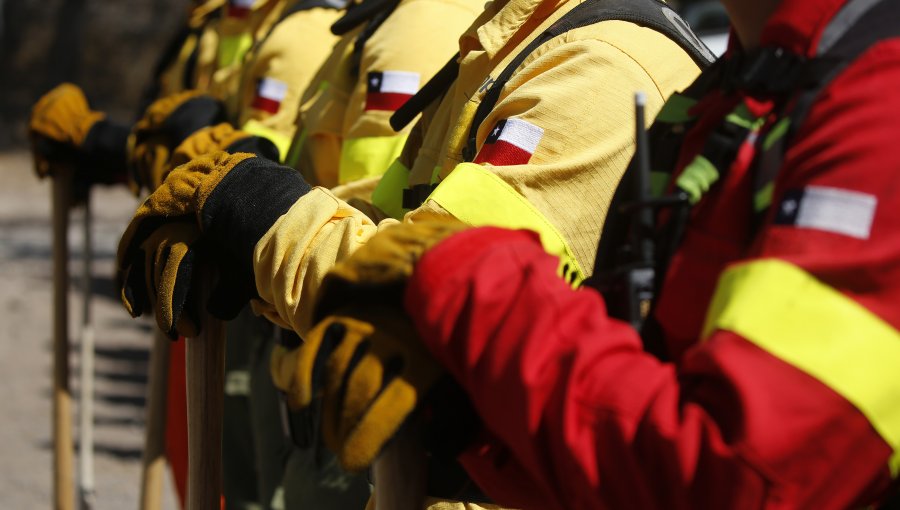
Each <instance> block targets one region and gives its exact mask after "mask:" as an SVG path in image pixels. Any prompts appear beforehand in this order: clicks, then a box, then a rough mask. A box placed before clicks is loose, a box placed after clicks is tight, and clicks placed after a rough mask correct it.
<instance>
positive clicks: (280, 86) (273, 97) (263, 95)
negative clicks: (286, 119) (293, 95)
mask: <svg viewBox="0 0 900 510" xmlns="http://www.w3.org/2000/svg"><path fill="white" fill-rule="evenodd" d="M287 90H288V85H287V83H285V82H283V81H281V80H276V79H275V78H262V79H261V80H259V82H258V83H257V84H256V96H254V98H253V104H252V105H251V106H252V107H253V108H256V109H257V110H262V111H264V112H269V113H273V114H274V113H278V108H279V107H280V106H281V102H282V101H284V97H285V96H286V95H287Z"/></svg>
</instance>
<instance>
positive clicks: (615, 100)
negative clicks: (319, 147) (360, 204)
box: [254, 0, 699, 334]
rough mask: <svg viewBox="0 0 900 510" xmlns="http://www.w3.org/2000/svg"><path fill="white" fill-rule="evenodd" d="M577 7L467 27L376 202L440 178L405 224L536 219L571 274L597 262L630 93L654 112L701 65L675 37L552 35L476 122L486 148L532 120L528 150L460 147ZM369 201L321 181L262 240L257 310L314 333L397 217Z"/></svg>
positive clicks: (527, 223) (516, 9) (532, 4)
mask: <svg viewBox="0 0 900 510" xmlns="http://www.w3.org/2000/svg"><path fill="white" fill-rule="evenodd" d="M575 5H576V2H575V1H572V0H570V1H566V0H561V1H560V0H509V1H507V2H502V1H501V2H495V3H493V4H490V5H489V6H488V7H487V8H486V10H485V12H484V13H483V14H482V15H481V16H480V17H479V18H478V19H477V20H476V21H475V23H474V24H473V25H472V26H471V27H470V28H469V30H467V31H466V33H465V34H464V35H463V36H462V37H461V38H460V45H459V49H460V54H461V61H460V63H461V66H460V71H459V78H458V80H457V82H456V84H455V85H454V87H453V88H452V89H451V90H450V91H449V92H448V94H446V95H445V97H444V99H443V101H442V102H441V103H440V105H439V106H437V107H435V108H431V109H430V110H428V111H426V112H425V115H423V121H422V122H421V124H420V126H419V128H418V129H419V130H420V131H419V133H418V134H416V133H414V134H413V135H412V136H410V139H409V143H408V144H407V146H406V148H405V149H404V154H403V155H402V157H401V158H400V160H399V163H396V164H395V165H394V166H393V167H392V170H391V171H390V172H389V173H388V174H387V175H385V177H384V179H383V180H382V182H381V184H380V186H379V189H378V190H376V194H375V195H376V196H375V197H374V198H375V199H376V201H378V199H379V197H382V198H384V197H387V198H386V199H385V200H387V199H390V198H391V197H396V196H397V195H398V194H401V195H402V191H403V190H404V189H405V188H406V187H407V186H409V185H411V184H416V183H429V182H435V183H440V185H439V186H438V187H437V189H436V190H435V191H434V193H432V194H431V196H430V197H429V199H428V200H427V201H426V202H425V203H424V205H422V206H421V207H419V208H417V209H415V210H413V211H410V212H408V213H406V214H405V217H404V219H403V221H416V218H417V217H419V216H420V215H422V214H431V213H437V214H452V215H454V216H456V217H457V218H459V219H461V220H463V221H466V222H469V223H471V224H478V225H488V224H493V225H499V226H506V227H514V228H530V229H533V230H536V231H538V232H539V233H541V237H542V240H543V241H544V244H545V247H547V248H548V251H551V252H553V253H555V254H557V255H559V256H560V257H561V259H562V260H563V262H564V263H565V265H566V266H567V267H566V269H567V271H568V272H569V273H570V274H575V275H579V274H580V273H581V272H580V270H579V269H578V268H579V267H591V263H592V262H593V258H594V253H595V250H596V245H597V241H598V232H600V227H601V224H602V221H603V218H604V215H605V211H606V208H607V206H608V203H609V201H610V199H611V197H612V193H613V190H614V189H615V187H616V184H617V183H618V180H619V177H620V176H621V174H622V172H624V169H625V167H626V165H627V163H628V161H629V159H630V156H631V154H632V152H633V138H634V135H633V131H634V130H633V127H632V126H633V123H634V119H633V106H632V105H633V102H632V101H633V99H632V98H633V94H634V93H635V92H636V91H644V92H645V93H647V96H648V107H647V114H648V115H655V114H656V112H657V111H658V110H659V108H660V107H661V106H662V103H663V101H664V99H665V98H666V97H667V96H669V95H670V94H671V93H672V92H674V91H676V90H679V89H681V88H683V87H685V86H686V85H688V84H689V83H691V82H692V81H693V79H694V78H695V77H696V75H697V74H698V72H699V70H698V68H697V66H696V65H695V64H694V63H693V61H692V60H691V59H690V57H689V56H688V55H687V54H686V53H685V52H684V51H683V50H682V49H681V48H680V47H679V46H678V45H677V44H676V43H674V42H672V41H670V40H669V39H667V38H666V37H664V36H662V35H660V34H658V33H657V32H655V31H652V30H650V29H646V28H641V27H639V26H637V25H634V24H631V23H627V22H622V21H606V22H602V23H598V24H595V25H592V26H587V27H583V28H579V29H575V30H572V31H569V32H567V33H565V34H562V35H560V36H558V37H556V38H553V39H550V40H549V41H547V42H546V43H545V44H543V45H541V46H540V47H538V48H537V49H536V50H535V51H534V52H532V53H531V54H530V55H529V57H528V58H527V59H526V60H525V62H524V63H523V64H522V65H521V66H520V68H519V70H518V71H517V72H516V73H515V74H514V75H513V76H512V78H511V79H510V81H509V82H508V83H507V86H506V87H505V89H504V91H503V93H502V94H501V96H500V100H499V101H498V103H497V105H496V107H495V108H494V110H493V111H492V112H491V114H490V115H489V116H488V117H487V119H486V120H485V121H484V122H483V123H482V125H481V126H480V127H479V129H478V137H477V138H478V139H477V149H478V153H479V156H481V155H482V152H483V151H484V150H485V146H486V145H489V144H490V143H494V144H496V142H497V141H498V140H499V139H495V138H492V139H490V140H489V139H488V137H489V135H490V134H491V133H494V132H495V130H496V128H497V127H498V124H499V123H501V122H502V121H506V122H505V125H509V124H513V125H516V124H517V125H519V126H520V127H521V126H526V125H527V126H531V127H530V128H527V129H525V131H526V134H527V133H531V138H530V140H531V141H532V142H535V141H536V143H532V147H531V150H532V152H531V153H530V154H529V155H528V157H527V158H526V160H524V161H523V160H521V159H519V160H516V161H514V163H516V164H511V165H509V164H501V163H504V160H500V159H498V160H487V161H485V162H484V163H483V164H480V163H464V162H462V157H461V154H460V151H461V150H462V146H463V144H464V138H465V136H466V133H468V130H469V127H470V124H471V119H472V116H473V114H474V111H475V109H476V107H477V105H478V104H479V101H480V99H481V97H482V94H483V93H484V90H486V87H484V86H483V84H485V83H487V82H488V81H489V80H490V79H491V77H492V76H496V75H497V73H499V72H500V71H501V70H502V69H503V68H504V67H505V64H506V63H507V62H508V61H509V60H511V59H512V58H514V57H515V55H517V54H518V53H519V51H521V49H522V48H524V47H525V46H526V45H527V44H528V42H529V41H530V40H531V39H532V38H534V37H536V36H537V34H539V33H541V32H542V31H543V30H544V29H545V28H546V27H548V26H549V25H551V24H552V23H553V22H554V21H556V20H557V19H559V18H560V17H561V16H562V15H563V14H564V13H566V12H568V10H570V9H571V8H573V7H574V6H575ZM510 119H513V120H512V121H510ZM523 123H524V124H523ZM529 130H530V131H529ZM535 133H539V134H535ZM526 145H527V144H526ZM519 156H521V155H519ZM475 160H476V161H478V160H479V158H477V157H476V159H475ZM491 161H493V162H491ZM507 162H509V161H507ZM404 167H406V168H410V170H409V171H406V170H405V169H404ZM387 201H389V200H387ZM365 209H366V212H367V213H368V215H367V214H363V212H361V211H360V209H359V208H354V207H351V206H350V205H349V204H348V203H346V202H344V201H342V200H340V199H338V198H337V197H335V196H334V194H332V193H331V192H330V191H328V190H327V189H324V188H315V189H313V190H312V191H311V192H310V193H308V194H307V195H305V196H304V197H302V198H301V199H300V200H298V201H297V203H295V204H294V206H293V207H292V208H291V209H290V210H289V211H288V212H287V213H286V214H285V215H283V216H282V217H281V218H279V220H278V221H277V222H276V223H275V224H274V225H273V226H272V228H271V229H270V230H269V231H268V232H267V233H266V234H265V235H264V236H263V237H262V238H261V239H260V241H259V243H257V245H256V248H255V253H254V258H255V260H254V271H255V277H256V286H257V290H258V292H259V295H260V298H261V299H260V300H257V301H256V302H254V306H255V308H256V310H257V312H259V313H263V314H265V315H266V316H267V317H268V318H269V319H270V320H273V321H274V322H276V323H278V324H280V325H282V326H284V327H289V328H291V329H294V330H295V331H297V332H299V333H300V334H303V333H305V332H306V331H307V330H308V329H309V327H310V326H311V324H310V322H311V309H312V303H313V299H314V297H315V292H316V289H317V288H318V285H319V283H320V282H321V279H322V278H323V277H324V275H325V273H326V272H327V271H328V270H329V269H330V268H331V267H332V266H333V264H334V263H335V262H336V261H337V260H340V259H342V258H344V257H346V256H347V255H349V254H350V253H352V252H353V251H354V250H355V249H356V248H358V247H359V246H361V245H362V244H363V243H365V242H366V241H367V240H368V239H369V238H370V237H371V236H372V235H374V234H375V232H376V231H377V230H378V229H379V228H384V227H385V226H388V225H390V224H391V223H392V222H395V221H397V220H396V219H392V218H386V215H385V214H384V213H382V212H380V211H379V209H377V208H374V207H368V208H365ZM400 212H401V213H402V210H401V211H400Z"/></svg>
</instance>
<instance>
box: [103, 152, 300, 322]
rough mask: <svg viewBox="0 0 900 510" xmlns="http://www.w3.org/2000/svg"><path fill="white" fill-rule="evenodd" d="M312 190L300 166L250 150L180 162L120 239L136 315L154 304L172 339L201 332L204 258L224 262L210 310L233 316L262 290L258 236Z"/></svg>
mask: <svg viewBox="0 0 900 510" xmlns="http://www.w3.org/2000/svg"><path fill="white" fill-rule="evenodd" d="M309 189H310V188H309V185H307V184H306V182H304V181H303V179H302V178H301V177H300V175H299V174H298V173H297V172H296V171H295V170H293V169H291V168H288V167H284V166H280V165H278V164H276V163H274V162H272V161H269V160H267V159H264V158H258V157H254V156H253V155H252V154H247V153H238V154H234V155H230V154H227V153H224V152H216V153H213V154H210V155H207V156H203V157H200V158H197V159H194V160H192V161H191V162H190V163H188V164H186V165H183V166H181V167H178V168H176V169H175V170H173V171H172V173H171V174H170V175H169V176H168V178H167V179H166V180H165V182H163V184H162V185H161V186H160V187H159V188H158V189H157V190H156V191H155V192H153V194H152V195H150V196H149V197H148V198H147V200H146V201H145V202H144V203H143V204H142V205H141V206H140V208H138V210H137V212H136V213H135V216H134V218H133V219H132V220H131V223H130V224H129V225H128V228H127V229H126V230H125V233H124V234H123V235H122V239H121V240H120V242H119V249H118V253H117V266H116V269H117V283H118V284H119V287H120V289H121V298H122V302H123V304H124V305H125V308H126V309H127V310H128V312H129V313H131V315H132V316H133V317H137V316H139V315H141V314H143V313H144V312H145V311H148V310H150V309H151V308H153V309H154V310H155V314H156V321H157V324H158V325H159V327H160V329H161V330H162V331H164V332H166V333H167V334H168V335H169V336H171V337H173V338H174V337H176V336H178V334H182V335H184V336H196V334H197V333H198V332H199V331H198V324H199V322H198V320H197V319H198V316H197V314H198V313H199V312H198V310H199V308H200V305H199V304H195V305H194V306H193V307H192V306H190V304H189V303H190V301H189V299H188V296H189V295H191V289H192V287H193V283H194V282H193V275H195V274H197V270H196V266H197V264H198V263H205V264H211V265H213V266H215V267H216V268H217V269H218V282H217V284H216V285H217V286H216V288H214V289H213V292H212V295H211V298H210V302H209V303H207V304H206V305H207V309H208V310H209V312H210V313H212V314H213V315H215V316H217V317H219V318H221V319H226V320H227V319H232V318H234V316H235V315H237V313H238V312H239V311H240V309H241V308H243V306H244V305H245V304H246V303H247V301H248V300H249V299H251V298H252V297H253V296H254V295H255V294H256V286H255V283H254V278H253V249H254V248H255V246H256V243H257V242H258V241H259V239H260V238H261V237H262V236H263V235H264V234H265V233H266V231H267V230H269V228H270V227H271V226H272V224H273V223H275V221H276V220H277V219H278V218H279V217H280V216H281V215H282V214H284V213H285V212H287V210H288V209H289V208H290V207H291V206H292V205H293V204H294V202H296V201H297V200H298V199H299V198H300V197H302V196H303V195H305V194H306V193H307V192H308V191H309ZM248 204H252V205H249V206H248Z"/></svg>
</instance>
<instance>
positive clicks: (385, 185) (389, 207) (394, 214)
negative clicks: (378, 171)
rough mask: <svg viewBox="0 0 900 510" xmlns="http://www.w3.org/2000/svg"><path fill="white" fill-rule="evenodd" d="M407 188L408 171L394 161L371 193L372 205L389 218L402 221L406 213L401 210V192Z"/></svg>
mask: <svg viewBox="0 0 900 510" xmlns="http://www.w3.org/2000/svg"><path fill="white" fill-rule="evenodd" d="M408 186H409V169H408V168H406V166H404V165H403V163H401V162H400V160H399V159H396V160H394V163H393V164H392V165H391V166H390V167H389V168H388V169H387V172H385V173H384V175H383V176H381V181H379V182H378V186H376V187H375V191H373V192H372V204H374V205H375V206H376V207H378V208H379V209H381V211H382V212H384V213H385V214H387V215H388V216H390V217H391V218H394V219H397V220H402V219H403V215H404V214H406V213H407V210H406V209H404V208H403V190H404V189H406V188H407V187H408Z"/></svg>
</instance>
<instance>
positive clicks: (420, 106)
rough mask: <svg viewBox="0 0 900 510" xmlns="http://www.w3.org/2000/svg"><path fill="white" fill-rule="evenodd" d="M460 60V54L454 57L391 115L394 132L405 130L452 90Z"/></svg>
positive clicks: (457, 74)
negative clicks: (417, 116) (429, 106)
mask: <svg viewBox="0 0 900 510" xmlns="http://www.w3.org/2000/svg"><path fill="white" fill-rule="evenodd" d="M458 60H459V53H457V54H456V55H453V57H452V58H451V59H450V60H448V61H447V63H446V64H444V67H442V68H441V70H440V71H438V72H437V73H436V74H435V75H434V76H432V77H431V79H430V80H428V83H426V84H425V85H424V86H422V88H421V89H419V91H418V92H416V94H415V95H414V96H413V97H411V98H409V99H407V100H406V102H405V103H403V105H402V106H400V108H397V111H395V112H394V113H393V115H391V128H392V129H393V130H394V131H398V132H399V131H400V130H401V129H403V128H405V127H406V126H407V125H408V124H409V123H410V122H412V120H413V119H415V118H416V115H418V114H420V113H422V112H424V111H425V108H428V105H430V104H431V103H433V102H434V101H437V100H438V99H439V98H440V97H441V96H443V95H444V94H445V93H446V92H447V91H448V90H450V86H451V85H453V82H454V81H456V77H457V76H459V62H458Z"/></svg>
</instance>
